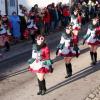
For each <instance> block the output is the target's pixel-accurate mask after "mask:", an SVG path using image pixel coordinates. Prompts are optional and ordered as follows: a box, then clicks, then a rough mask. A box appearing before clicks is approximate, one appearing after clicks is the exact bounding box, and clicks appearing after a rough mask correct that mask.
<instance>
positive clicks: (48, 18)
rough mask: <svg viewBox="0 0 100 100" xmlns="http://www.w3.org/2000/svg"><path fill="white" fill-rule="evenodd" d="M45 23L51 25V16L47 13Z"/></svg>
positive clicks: (44, 18)
mask: <svg viewBox="0 0 100 100" xmlns="http://www.w3.org/2000/svg"><path fill="white" fill-rule="evenodd" d="M43 22H44V23H50V14H49V13H46V15H45V16H44V17H43Z"/></svg>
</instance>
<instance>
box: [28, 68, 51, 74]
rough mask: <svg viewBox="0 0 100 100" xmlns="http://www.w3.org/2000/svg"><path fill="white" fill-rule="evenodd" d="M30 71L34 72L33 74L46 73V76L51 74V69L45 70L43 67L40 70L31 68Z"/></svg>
mask: <svg viewBox="0 0 100 100" xmlns="http://www.w3.org/2000/svg"><path fill="white" fill-rule="evenodd" d="M28 70H29V71H30V72H32V73H44V74H46V73H49V72H50V71H49V69H48V68H45V67H42V68H40V69H39V70H34V69H32V68H30V67H29V68H28Z"/></svg>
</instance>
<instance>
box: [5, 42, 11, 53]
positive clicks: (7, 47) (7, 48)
mask: <svg viewBox="0 0 100 100" xmlns="http://www.w3.org/2000/svg"><path fill="white" fill-rule="evenodd" d="M5 47H6V49H5V51H9V50H10V45H9V43H8V42H5Z"/></svg>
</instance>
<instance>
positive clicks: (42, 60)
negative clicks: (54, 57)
mask: <svg viewBox="0 0 100 100" xmlns="http://www.w3.org/2000/svg"><path fill="white" fill-rule="evenodd" d="M28 62H29V64H30V67H29V70H30V71H31V72H35V73H36V75H37V78H38V84H39V92H38V93H37V95H44V94H45V93H46V82H45V74H47V73H49V72H52V61H51V60H50V49H49V48H48V46H47V45H46V43H45V42H44V37H43V36H42V35H38V36H37V37H36V44H33V49H32V59H30V60H29V61H28Z"/></svg>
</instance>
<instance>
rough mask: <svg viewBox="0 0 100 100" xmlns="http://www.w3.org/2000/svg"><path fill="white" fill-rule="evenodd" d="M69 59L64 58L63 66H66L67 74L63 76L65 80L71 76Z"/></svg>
mask: <svg viewBox="0 0 100 100" xmlns="http://www.w3.org/2000/svg"><path fill="white" fill-rule="evenodd" d="M71 59H72V57H65V58H64V60H65V66H66V72H67V76H65V78H68V77H70V76H72V65H71Z"/></svg>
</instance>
